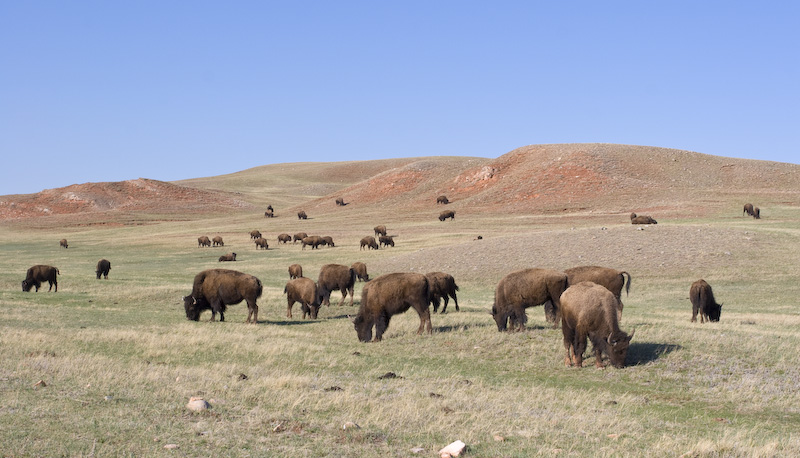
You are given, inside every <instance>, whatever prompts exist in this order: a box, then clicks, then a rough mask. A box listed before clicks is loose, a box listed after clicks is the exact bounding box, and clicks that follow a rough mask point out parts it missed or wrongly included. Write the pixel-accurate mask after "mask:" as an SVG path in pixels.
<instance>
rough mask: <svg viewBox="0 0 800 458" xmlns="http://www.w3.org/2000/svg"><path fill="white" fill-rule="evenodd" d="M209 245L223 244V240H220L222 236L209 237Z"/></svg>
mask: <svg viewBox="0 0 800 458" xmlns="http://www.w3.org/2000/svg"><path fill="white" fill-rule="evenodd" d="M211 242H212V243H211V246H225V242H223V241H222V237H220V236H216V237H214V238H213V239H211Z"/></svg>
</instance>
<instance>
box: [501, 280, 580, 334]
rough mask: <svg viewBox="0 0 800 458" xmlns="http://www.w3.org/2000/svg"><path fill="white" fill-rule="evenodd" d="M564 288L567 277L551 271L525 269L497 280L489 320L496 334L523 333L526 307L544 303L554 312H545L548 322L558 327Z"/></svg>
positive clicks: (565, 287) (526, 318)
mask: <svg viewBox="0 0 800 458" xmlns="http://www.w3.org/2000/svg"><path fill="white" fill-rule="evenodd" d="M566 289H567V274H565V273H563V272H557V271H555V270H550V269H535V268H534V269H524V270H518V271H516V272H512V273H510V274H508V275H506V276H505V277H503V278H502V279H501V280H500V283H498V284H497V288H495V292H494V305H492V317H494V321H495V322H496V323H497V330H498V331H505V330H506V329H508V323H509V321H510V322H511V330H515V329H516V330H520V331H522V330H524V329H525V322H526V321H527V320H528V317H527V315H526V314H525V309H526V308H527V307H533V306H537V305H542V304H544V303H545V302H547V301H550V302H551V303H552V304H553V308H554V309H555V310H547V309H546V310H545V312H546V313H545V317H546V318H547V321H549V322H551V323H553V327H556V326H558V321H559V317H560V308H561V305H560V298H561V293H563V292H564V290H566Z"/></svg>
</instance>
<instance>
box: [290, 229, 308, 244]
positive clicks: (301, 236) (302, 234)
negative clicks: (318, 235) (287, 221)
mask: <svg viewBox="0 0 800 458" xmlns="http://www.w3.org/2000/svg"><path fill="white" fill-rule="evenodd" d="M306 237H308V234H306V233H305V232H298V233H297V234H295V235H294V238H292V244H294V243H296V242H297V241H298V240H299V241H301V242H302V241H303V239H304V238H306Z"/></svg>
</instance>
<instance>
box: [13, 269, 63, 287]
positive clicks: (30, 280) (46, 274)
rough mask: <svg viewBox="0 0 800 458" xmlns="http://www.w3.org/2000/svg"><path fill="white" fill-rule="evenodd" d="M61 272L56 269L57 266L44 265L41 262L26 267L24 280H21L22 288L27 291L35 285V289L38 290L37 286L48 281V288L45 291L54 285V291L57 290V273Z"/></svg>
mask: <svg viewBox="0 0 800 458" xmlns="http://www.w3.org/2000/svg"><path fill="white" fill-rule="evenodd" d="M60 273H61V272H59V271H58V268H56V267H53V266H45V265H42V264H39V265H35V266H33V267H31V268H30V269H28V272H27V273H26V274H25V280H22V290H23V291H25V292H28V291H30V290H31V288H33V287H35V288H36V291H37V292H38V291H39V287H40V286H42V283H43V282H48V283H49V284H50V288H49V289H48V290H47V291H52V290H53V286H55V287H56V292H58V278H57V277H58V275H59V274H60Z"/></svg>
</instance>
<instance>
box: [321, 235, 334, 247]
mask: <svg viewBox="0 0 800 458" xmlns="http://www.w3.org/2000/svg"><path fill="white" fill-rule="evenodd" d="M320 239H322V243H321V245H328V246H329V247H331V248H333V247H335V246H336V244H334V243H333V237H331V236H330V235H325V236H322V237H320Z"/></svg>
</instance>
